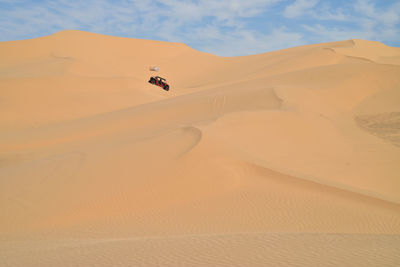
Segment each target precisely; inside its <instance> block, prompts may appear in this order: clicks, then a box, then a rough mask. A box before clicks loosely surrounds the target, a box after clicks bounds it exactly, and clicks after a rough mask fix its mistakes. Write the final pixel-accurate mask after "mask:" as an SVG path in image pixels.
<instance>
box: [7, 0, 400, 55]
mask: <svg viewBox="0 0 400 267" xmlns="http://www.w3.org/2000/svg"><path fill="white" fill-rule="evenodd" d="M64 29H77V30H84V31H90V32H95V33H102V34H109V35H115V36H123V37H134V38H143V39H152V40H163V41H172V42H184V43H186V44H187V45H189V46H191V47H193V48H195V49H197V50H200V51H205V52H210V53H213V54H217V55H220V56H239V55H249V54H257V53H262V52H267V51H273V50H278V49H283V48H287V47H292V46H298V45H304V44H312V43H321V42H328V41H339V40H346V39H351V38H358V39H368V40H375V41H380V42H383V43H385V44H387V45H391V46H400V1H399V0H355V1H345V0H186V1H183V0H80V1H75V0H0V41H10V40H20V39H27V38H34V37H39V36H43V35H49V34H52V33H55V32H57V31H60V30H64Z"/></svg>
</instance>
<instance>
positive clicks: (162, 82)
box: [149, 76, 169, 91]
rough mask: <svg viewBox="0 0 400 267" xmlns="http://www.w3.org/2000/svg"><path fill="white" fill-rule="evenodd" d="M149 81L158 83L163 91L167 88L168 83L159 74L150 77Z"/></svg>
mask: <svg viewBox="0 0 400 267" xmlns="http://www.w3.org/2000/svg"><path fill="white" fill-rule="evenodd" d="M149 83H151V84H155V85H158V86H160V87H162V88H163V89H164V90H165V91H168V90H169V85H168V84H167V83H166V80H165V79H164V78H161V77H159V76H154V77H150V80H149Z"/></svg>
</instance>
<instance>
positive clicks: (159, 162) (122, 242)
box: [0, 31, 400, 266]
mask: <svg viewBox="0 0 400 267" xmlns="http://www.w3.org/2000/svg"><path fill="white" fill-rule="evenodd" d="M0 58H1V60H0V88H1V95H0V97H1V99H0V101H1V105H0V207H1V211H2V212H1V213H0V262H3V264H2V266H55V265H57V266H90V265H93V266H276V265H279V266H339V265H340V266H398V265H399V264H400V258H399V256H398V255H399V253H398V248H399V247H400V239H399V234H400V179H399V177H400V127H399V125H400V115H399V114H400V100H399V99H400V90H399V89H400V66H399V65H400V49H399V48H394V47H388V46H386V45H383V44H381V43H378V42H371V41H365V40H348V41H341V42H333V43H324V44H315V45H309V46H303V47H295V48H290V49H285V50H280V51H275V52H270V53H265V54H260V55H253V56H245V57H226V58H223V57H217V56H215V55H212V54H207V53H202V52H199V51H196V50H194V49H191V48H190V47H188V46H186V45H184V44H180V43H168V42H159V41H151V40H140V39H128V38H118V37H111V36H104V35H98V34H92V33H87V32H80V31H62V32H59V33H56V34H54V35H50V36H46V37H41V38H37V39H31V40H23V41H13V42H0ZM154 65H157V66H159V67H160V71H159V73H158V75H160V76H163V77H165V78H167V80H168V82H169V83H170V85H171V90H170V91H168V92H166V91H164V90H162V89H161V88H159V87H156V86H154V85H151V84H149V83H148V82H147V81H148V78H149V76H150V75H152V74H154V73H151V72H149V66H154Z"/></svg>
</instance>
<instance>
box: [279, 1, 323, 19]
mask: <svg viewBox="0 0 400 267" xmlns="http://www.w3.org/2000/svg"><path fill="white" fill-rule="evenodd" d="M318 1H319V0H296V1H295V2H294V3H293V4H291V5H288V6H287V7H286V8H285V11H284V13H283V14H284V16H285V17H287V18H295V17H299V16H302V15H304V14H305V12H306V11H308V10H309V9H311V8H313V7H314V6H315V5H316V4H318Z"/></svg>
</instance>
